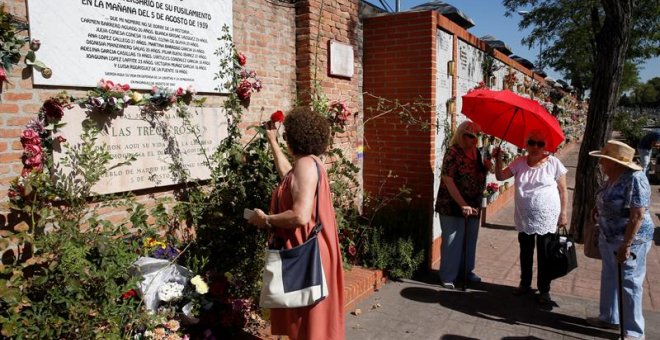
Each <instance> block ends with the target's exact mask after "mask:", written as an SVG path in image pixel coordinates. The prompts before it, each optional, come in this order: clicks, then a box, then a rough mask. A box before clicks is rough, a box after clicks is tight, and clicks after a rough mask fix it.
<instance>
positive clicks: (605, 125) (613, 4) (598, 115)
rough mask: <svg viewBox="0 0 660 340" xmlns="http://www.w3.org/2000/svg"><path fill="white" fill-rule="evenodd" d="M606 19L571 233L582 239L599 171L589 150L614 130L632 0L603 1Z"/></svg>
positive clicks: (599, 145) (598, 40)
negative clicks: (612, 128) (617, 95)
mask: <svg viewBox="0 0 660 340" xmlns="http://www.w3.org/2000/svg"><path fill="white" fill-rule="evenodd" d="M601 3H602V5H603V8H604V9H605V21H604V22H603V26H602V27H601V29H600V31H599V32H598V34H597V35H596V38H595V41H596V60H595V64H594V76H593V83H592V86H591V98H590V101H589V111H588V116H587V126H586V131H585V133H584V136H589V137H585V138H583V140H582V147H581V148H580V155H579V158H578V166H577V173H576V176H575V177H576V179H580V180H577V181H576V182H575V192H574V193H573V215H572V216H571V233H572V234H573V235H574V237H575V238H576V240H577V241H578V242H582V239H583V232H584V226H585V222H586V221H587V220H588V218H590V212H591V209H592V208H593V206H594V201H595V197H596V190H597V189H598V185H599V183H598V182H599V177H600V173H599V171H598V170H597V164H598V162H597V159H596V158H594V157H590V156H589V151H593V150H599V149H600V148H602V147H603V145H604V144H605V141H606V140H607V139H608V138H609V136H610V133H611V131H610V130H611V122H612V117H613V115H614V109H615V108H616V104H617V98H616V94H617V93H618V92H619V85H620V83H621V78H622V75H623V64H624V61H625V56H626V50H627V49H628V42H629V40H630V29H631V15H632V3H633V0H601Z"/></svg>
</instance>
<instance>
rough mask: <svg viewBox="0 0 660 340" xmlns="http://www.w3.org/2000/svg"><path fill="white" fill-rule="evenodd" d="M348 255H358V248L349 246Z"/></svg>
mask: <svg viewBox="0 0 660 340" xmlns="http://www.w3.org/2000/svg"><path fill="white" fill-rule="evenodd" d="M348 253H349V254H351V256H355V255H356V254H357V248H355V246H354V245H352V244H351V245H350V246H348Z"/></svg>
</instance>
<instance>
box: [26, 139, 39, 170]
mask: <svg viewBox="0 0 660 340" xmlns="http://www.w3.org/2000/svg"><path fill="white" fill-rule="evenodd" d="M41 152H42V150H41V145H40V144H28V145H26V146H25V148H24V153H23V164H24V165H25V166H28V167H32V168H40V167H41Z"/></svg>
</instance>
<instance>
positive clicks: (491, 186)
mask: <svg viewBox="0 0 660 340" xmlns="http://www.w3.org/2000/svg"><path fill="white" fill-rule="evenodd" d="M499 190H500V186H499V185H498V184H497V183H495V182H490V183H488V184H487V185H486V190H484V197H488V196H491V195H493V194H495V193H496V192H498V191H499Z"/></svg>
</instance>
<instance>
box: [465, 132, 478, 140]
mask: <svg viewBox="0 0 660 340" xmlns="http://www.w3.org/2000/svg"><path fill="white" fill-rule="evenodd" d="M463 136H464V137H467V138H470V139H475V138H477V135H476V134H474V133H469V132H466V133H464V134H463Z"/></svg>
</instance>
